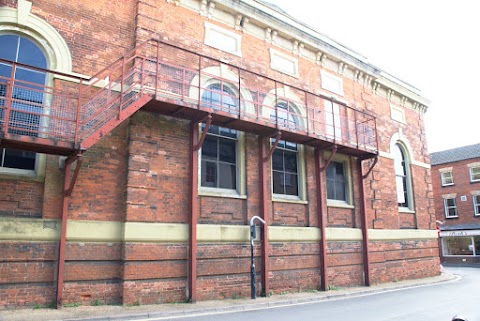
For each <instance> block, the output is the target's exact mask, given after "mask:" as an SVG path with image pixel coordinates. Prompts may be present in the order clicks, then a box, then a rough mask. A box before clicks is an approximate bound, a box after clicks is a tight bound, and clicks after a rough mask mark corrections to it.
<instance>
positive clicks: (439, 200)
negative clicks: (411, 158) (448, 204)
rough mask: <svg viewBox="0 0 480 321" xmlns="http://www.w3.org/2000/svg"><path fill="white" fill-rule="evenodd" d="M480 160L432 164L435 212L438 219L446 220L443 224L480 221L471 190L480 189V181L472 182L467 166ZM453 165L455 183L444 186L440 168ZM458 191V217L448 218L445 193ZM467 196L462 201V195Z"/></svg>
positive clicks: (456, 199)
mask: <svg viewBox="0 0 480 321" xmlns="http://www.w3.org/2000/svg"><path fill="white" fill-rule="evenodd" d="M476 162H480V158H474V159H467V160H463V161H458V162H452V163H447V164H440V165H434V166H432V184H433V194H434V195H435V212H436V213H437V220H439V221H442V222H443V221H444V225H443V226H450V225H456V224H469V223H477V224H478V223H480V216H475V215H474V213H475V212H474V209H473V201H472V194H471V193H470V192H471V191H474V190H480V182H476V183H470V169H469V167H468V166H467V165H468V164H471V163H476ZM445 167H452V174H453V183H454V185H450V186H442V181H441V178H440V172H439V169H441V168H445ZM452 193H456V194H457V196H456V198H455V201H456V203H457V214H458V217H457V218H448V219H447V218H446V217H445V210H444V205H443V197H442V195H443V194H452ZM462 195H465V196H467V200H466V201H465V202H464V201H461V200H460V196H462Z"/></svg>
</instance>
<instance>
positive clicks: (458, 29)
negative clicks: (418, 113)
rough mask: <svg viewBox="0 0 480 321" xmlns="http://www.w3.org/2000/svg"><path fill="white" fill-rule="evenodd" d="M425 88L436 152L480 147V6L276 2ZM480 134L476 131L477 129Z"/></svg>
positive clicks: (439, 1)
mask: <svg viewBox="0 0 480 321" xmlns="http://www.w3.org/2000/svg"><path fill="white" fill-rule="evenodd" d="M269 2H271V3H274V4H276V5H277V6H279V7H280V8H282V9H283V10H284V11H286V12H287V13H288V14H289V15H291V16H292V17H294V18H296V19H297V20H300V21H302V22H304V23H306V24H307V25H309V26H311V27H313V29H315V30H316V31H318V32H320V33H322V34H324V35H326V36H328V37H329V38H331V39H334V40H335V41H337V42H340V43H341V44H343V45H345V46H347V47H348V48H350V49H352V50H354V51H355V52H357V53H359V54H361V55H363V56H365V57H366V58H367V59H368V61H369V62H370V63H371V64H373V65H374V66H377V67H379V68H380V69H382V70H384V71H386V72H388V73H390V74H392V75H393V76H395V77H397V78H399V79H401V80H403V81H405V82H407V83H409V84H410V85H412V86H414V87H416V88H418V89H419V90H420V91H421V94H422V96H423V97H425V98H427V99H429V100H430V101H431V103H430V105H429V109H428V111H427V113H426V115H425V127H426V134H427V142H428V150H429V152H430V153H431V152H436V151H441V150H446V149H451V148H456V147H460V146H466V145H471V144H477V143H480V126H478V125H477V124H478V123H479V119H480V99H478V98H477V96H478V93H480V81H479V78H480V19H479V18H478V12H480V3H477V1H476V0H457V1H446V0H436V1H430V0H402V1H399V0H396V1H392V0H391V1H385V0H383V1H382V0H329V1H326V0H295V1H293V0H269ZM476 125H477V126H478V127H477V126H476Z"/></svg>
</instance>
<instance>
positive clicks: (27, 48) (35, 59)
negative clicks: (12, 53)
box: [18, 37, 47, 69]
mask: <svg viewBox="0 0 480 321" xmlns="http://www.w3.org/2000/svg"><path fill="white" fill-rule="evenodd" d="M18 62H21V63H23V64H26V65H30V66H35V67H39V68H44V69H46V68H47V61H46V59H45V55H44V54H43V52H42V51H41V50H40V48H38V46H37V45H35V44H34V43H33V42H32V41H31V40H29V39H27V38H23V37H21V38H20V49H19V52H18Z"/></svg>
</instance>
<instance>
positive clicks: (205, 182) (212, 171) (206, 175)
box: [201, 161, 217, 187]
mask: <svg viewBox="0 0 480 321" xmlns="http://www.w3.org/2000/svg"><path fill="white" fill-rule="evenodd" d="M201 171H202V183H201V185H202V186H205V187H217V165H216V164H215V163H213V162H208V161H202V169H201Z"/></svg>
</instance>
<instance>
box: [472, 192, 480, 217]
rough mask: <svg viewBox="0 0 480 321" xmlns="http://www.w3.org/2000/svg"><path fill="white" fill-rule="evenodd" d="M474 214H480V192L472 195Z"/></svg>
mask: <svg viewBox="0 0 480 321" xmlns="http://www.w3.org/2000/svg"><path fill="white" fill-rule="evenodd" d="M472 202H473V215H474V216H480V193H478V194H474V195H472Z"/></svg>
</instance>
